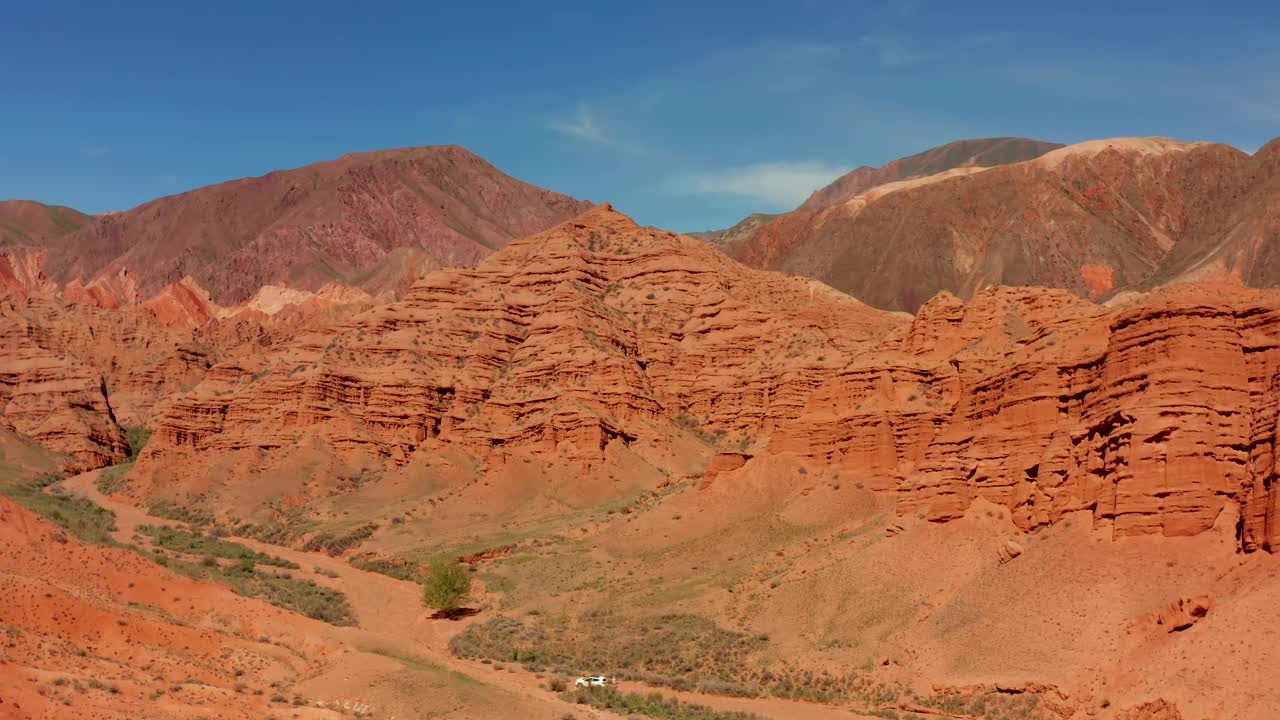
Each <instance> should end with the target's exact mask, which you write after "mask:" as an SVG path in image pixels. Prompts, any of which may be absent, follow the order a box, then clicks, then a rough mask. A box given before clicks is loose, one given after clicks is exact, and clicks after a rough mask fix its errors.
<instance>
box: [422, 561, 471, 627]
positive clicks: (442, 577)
mask: <svg viewBox="0 0 1280 720" xmlns="http://www.w3.org/2000/svg"><path fill="white" fill-rule="evenodd" d="M470 594H471V574H470V573H469V572H468V571H467V569H466V568H465V567H463V566H462V564H461V563H459V562H458V559H457V558H456V557H452V556H449V555H437V556H435V557H433V558H431V574H430V575H429V576H427V579H426V582H424V583H423V589H422V602H423V604H425V605H426V606H427V607H431V608H435V609H436V610H438V611H440V613H442V614H444V615H452V614H453V613H455V612H457V610H458V609H459V608H461V607H462V603H463V602H464V601H465V600H466V599H467V597H468V596H469V595H470Z"/></svg>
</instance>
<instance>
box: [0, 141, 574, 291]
mask: <svg viewBox="0 0 1280 720" xmlns="http://www.w3.org/2000/svg"><path fill="white" fill-rule="evenodd" d="M588 207H590V203H586V202H583V201H579V200H576V199H574V198H571V197H568V196H566V195H562V194H560V193H555V192H551V191H549V190H544V189H542V188H538V187H535V186H533V185H530V184H528V183H525V182H522V181H520V180H517V179H515V178H512V177H510V176H508V175H506V174H504V173H502V172H501V171H500V170H498V169H497V168H495V167H494V166H493V165H491V164H489V163H488V162H486V161H485V160H484V159H483V158H481V157H479V156H478V155H475V154H474V153H472V152H470V151H469V150H466V149H465V148H462V147H458V146H454V145H445V146H431V147H419V148H402V149H395V150H384V151H378V152H370V153H355V154H350V155H345V156H343V157H341V158H339V159H337V160H332V161H329V162H322V163H316V164H314V165H308V166H306V167H302V168H297V169H293V170H281V171H277V172H273V173H269V174H267V175H264V176H262V177H254V178H243V179H240V180H232V181H229V182H224V183H219V184H217V185H210V186H208V187H203V188H199V189H197V190H192V191H190V192H186V193H182V194H180V195H173V196H169V197H163V198H159V199H157V200H153V201H151V202H148V203H145V204H143V205H140V206H138V207H136V208H133V209H132V210H128V211H124V212H119V213H111V214H106V215H103V216H99V217H97V218H90V219H89V220H91V221H87V222H83V223H81V224H79V225H78V226H77V227H75V228H72V231H70V232H65V233H62V234H57V235H51V234H47V233H46V234H39V235H36V234H32V233H28V237H27V238H26V241H25V242H22V243H20V244H24V245H32V246H37V247H41V248H45V249H47V250H48V258H47V266H46V273H47V274H48V276H49V277H50V279H52V280H54V281H56V282H57V283H59V284H65V283H67V282H69V281H71V280H74V279H77V278H79V279H80V280H81V281H82V283H83V284H86V285H87V284H92V283H93V282H94V281H95V280H96V279H98V278H102V277H112V276H114V275H116V274H118V273H119V272H120V271H122V270H127V271H129V272H131V273H133V274H134V275H135V276H136V277H137V280H138V289H139V292H140V293H141V294H142V295H143V296H149V295H153V294H155V293H156V292H158V291H159V290H160V289H161V288H164V287H165V286H167V285H170V284H172V283H175V282H178V281H180V280H182V279H183V278H184V277H187V276H190V277H192V278H194V279H195V280H196V282H197V283H198V284H199V285H200V286H201V287H204V288H206V289H208V291H209V293H210V295H211V296H212V298H213V299H214V301H216V302H218V303H220V304H222V305H235V304H237V303H239V302H242V301H244V300H245V299H247V298H248V297H250V296H251V295H253V293H254V292H256V291H257V290H258V289H259V288H261V287H263V286H265V285H271V284H287V285H290V286H293V287H297V288H300V289H305V290H317V289H319V288H320V287H322V286H324V285H325V284H327V283H329V282H333V281H338V282H343V283H347V284H355V283H357V282H359V281H360V280H362V279H365V280H368V279H373V280H376V281H378V282H381V283H385V284H386V285H387V286H388V287H404V286H407V285H408V283H409V282H412V278H409V279H407V280H406V279H403V278H401V277H400V276H399V273H398V272H396V269H407V270H405V271H409V272H414V273H417V272H420V271H423V270H427V269H433V268H437V267H443V266H453V265H462V266H470V265H474V264H475V263H477V262H478V261H479V260H480V259H481V258H483V257H485V256H486V255H488V254H489V253H490V252H492V251H493V250H496V249H498V248H501V247H502V246H504V245H506V244H507V243H508V242H510V241H511V240H514V239H515V238H518V237H522V236H525V235H530V234H533V233H536V232H539V231H541V230H545V229H546V228H548V227H551V226H553V225H555V224H557V223H559V222H562V221H564V220H566V219H568V218H570V217H572V216H574V215H577V214H578V213H580V212H582V211H584V210H586V209H587V208H588ZM12 244H19V243H16V242H15V243H12ZM389 258H390V259H393V260H394V263H395V265H396V268H384V267H382V266H381V265H382V263H383V262H385V261H387V260H388V259H389ZM415 276H416V275H415ZM367 289H369V290H371V291H372V292H378V291H380V290H383V289H386V288H384V287H368V288H367Z"/></svg>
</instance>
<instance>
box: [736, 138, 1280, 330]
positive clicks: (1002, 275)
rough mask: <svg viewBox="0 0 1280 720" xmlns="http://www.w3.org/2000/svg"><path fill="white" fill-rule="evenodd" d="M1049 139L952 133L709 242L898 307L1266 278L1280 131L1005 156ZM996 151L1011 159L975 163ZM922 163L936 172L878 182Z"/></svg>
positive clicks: (1279, 213)
mask: <svg viewBox="0 0 1280 720" xmlns="http://www.w3.org/2000/svg"><path fill="white" fill-rule="evenodd" d="M984 143H986V144H984ZM1050 146H1052V144H1048V143H1038V144H1037V143H1036V142H1035V141H1020V140H1017V141H1015V140H1012V139H995V140H990V141H972V142H969V141H962V142H961V143H952V144H951V145H947V146H943V147H942V148H937V149H935V150H933V151H927V152H926V153H922V154H920V155H917V156H913V157H912V158H905V159H904V160H902V161H897V162H895V163H890V165H888V166H885V168H886V169H887V168H891V167H895V166H896V167H897V168H898V170H897V171H895V172H894V173H887V172H886V173H884V174H881V175H880V176H878V177H872V175H871V174H870V173H868V172H862V171H861V169H860V170H859V171H854V172H853V173H850V174H849V175H846V176H845V177H844V178H841V179H840V180H837V181H836V182H835V183H833V184H832V185H831V186H829V187H827V188H824V189H822V190H820V191H818V192H817V193H814V195H813V196H812V197H811V198H810V199H809V200H808V201H807V202H806V203H805V204H804V205H802V206H801V207H800V208H798V209H797V210H795V211H792V212H790V213H786V214H783V215H780V216H778V217H777V218H775V219H773V220H771V221H770V222H767V223H763V224H761V225H760V226H759V227H757V228H755V229H754V230H753V231H751V232H749V233H743V234H741V235H740V236H739V237H737V238H736V239H735V240H734V241H733V242H729V243H725V244H724V245H723V247H724V249H725V251H726V252H727V253H729V254H730V255H731V256H732V257H734V258H735V259H737V260H739V261H741V262H743V263H745V264H747V265H749V266H752V267H756V268H763V269H772V270H782V271H787V272H794V273H799V274H802V275H807V276H810V277H813V278H816V279H819V280H822V281H823V282H825V283H827V284H829V285H831V286H832V287H835V288H837V289H839V290H843V291H845V292H847V293H850V294H852V295H853V296H854V297H857V298H858V299H860V300H862V301H864V302H867V303H869V304H871V305H873V306H875V307H880V308H884V309H889V310H906V311H910V312H914V311H915V310H917V309H918V308H919V307H920V306H921V305H923V304H924V303H925V302H926V301H928V300H929V299H930V298H932V297H934V296H935V295H936V294H938V293H939V292H943V291H945V292H951V293H954V294H956V295H958V296H960V297H962V298H969V297H973V295H974V294H975V293H976V292H978V291H980V290H982V289H983V288H986V287H993V286H998V285H1035V286H1043V287H1053V288H1063V289H1067V290H1070V291H1072V292H1074V293H1076V294H1077V295H1080V296H1082V297H1089V298H1093V299H1105V298H1107V297H1110V296H1111V295H1113V294H1115V293H1117V292H1122V291H1125V290H1143V289H1151V288H1154V287H1156V286H1159V285H1161V284H1165V283H1168V282H1173V281H1178V280H1183V279H1205V278H1213V277H1220V276H1232V277H1234V278H1236V279H1237V280H1241V281H1244V282H1245V283H1246V284H1248V285H1250V286H1254V287H1272V286H1276V285H1278V284H1280V253H1278V252H1277V251H1275V250H1273V249H1272V248H1274V247H1276V240H1280V170H1278V169H1277V168H1280V144H1277V143H1275V142H1273V143H1271V144H1269V145H1268V146H1266V147H1264V148H1263V149H1261V150H1259V151H1258V152H1257V153H1256V154H1255V155H1254V156H1252V157H1250V156H1249V155H1247V154H1246V153H1243V152H1241V151H1239V150H1237V149H1235V148H1232V147H1229V146H1226V145H1218V144H1211V143H1184V142H1179V141H1175V140H1169V139H1166V138H1116V139H1111V140H1096V141H1090V142H1085V143H1079V144H1076V145H1071V146H1066V147H1057V149H1052V150H1050V151H1049V152H1046V153H1041V154H1038V155H1037V156H1036V157H1034V158H1032V159H1029V160H1022V161H1020V162H1015V161H1014V160H1016V159H1017V158H1020V157H1024V156H1025V155H1027V154H1034V153H1040V151H1041V150H1043V149H1044V148H1046V147H1050ZM929 157H931V158H933V160H931V161H925V160H924V158H929ZM997 161H1010V162H1007V163H1005V164H997V165H990V166H988V165H982V164H980V163H982V162H997ZM957 162H958V163H959V164H957ZM948 166H950V167H948ZM922 168H923V169H926V170H937V172H934V173H933V174H931V175H920V176H912V177H907V178H905V179H901V180H893V181H890V182H882V181H883V180H886V179H888V178H890V177H892V176H894V175H895V174H901V173H904V172H908V171H910V170H912V169H917V170H918V169H922ZM943 168H945V169H943Z"/></svg>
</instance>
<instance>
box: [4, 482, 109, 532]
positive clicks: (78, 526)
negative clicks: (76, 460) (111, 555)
mask: <svg viewBox="0 0 1280 720" xmlns="http://www.w3.org/2000/svg"><path fill="white" fill-rule="evenodd" d="M61 480H62V476H61V475H55V474H48V475H42V476H39V477H37V478H34V479H33V480H29V481H27V482H22V481H0V494H3V495H6V496H8V497H9V498H10V499H12V500H13V501H14V502H16V503H18V504H19V505H21V506H23V507H25V508H26V509H28V510H30V511H31V512H34V513H36V514H37V515H41V516H43V517H45V518H46V519H48V520H50V521H52V522H53V523H55V524H57V525H58V526H60V527H61V528H63V529H64V530H66V531H68V532H70V533H71V534H72V535H75V536H76V537H77V538H79V539H80V540H81V541H83V542H87V543H92V544H95V545H113V544H115V540H114V539H113V538H112V537H111V533H113V532H114V531H115V529H116V515H115V513H113V512H111V511H110V510H107V509H105V508H102V507H99V506H97V505H95V504H94V503H93V502H92V501H91V500H89V499H87V498H84V497H81V496H80V495H75V494H72V493H69V492H67V491H65V490H63V489H62V488H56V487H55V488H53V489H51V490H50V491H49V492H44V488H48V487H50V486H51V485H53V484H55V483H57V482H60V481H61Z"/></svg>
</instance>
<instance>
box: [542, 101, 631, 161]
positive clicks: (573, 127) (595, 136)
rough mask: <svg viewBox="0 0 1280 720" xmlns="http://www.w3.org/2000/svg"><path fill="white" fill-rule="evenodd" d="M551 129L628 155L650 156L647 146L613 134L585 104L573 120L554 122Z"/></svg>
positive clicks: (579, 107)
mask: <svg viewBox="0 0 1280 720" xmlns="http://www.w3.org/2000/svg"><path fill="white" fill-rule="evenodd" d="M551 129H552V130H555V131H556V132H558V133H560V134H562V135H565V136H567V137H571V138H574V139H577V140H582V141H584V142H588V143H591V144H593V145H600V146H602V147H606V148H609V149H610V150H614V151H617V152H621V153H626V154H628V155H648V154H650V153H649V149H648V148H646V147H645V146H643V145H641V144H639V143H635V142H632V141H630V140H627V139H625V138H622V137H619V136H617V135H616V134H614V133H613V132H611V131H610V130H609V129H608V128H607V127H605V125H604V123H603V121H601V120H600V119H599V118H598V117H597V116H596V114H595V113H594V112H592V111H591V108H589V107H587V105H586V104H585V103H583V104H580V105H578V112H577V114H576V115H575V116H574V117H573V118H570V119H568V120H557V121H555V122H552V123H551Z"/></svg>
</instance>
